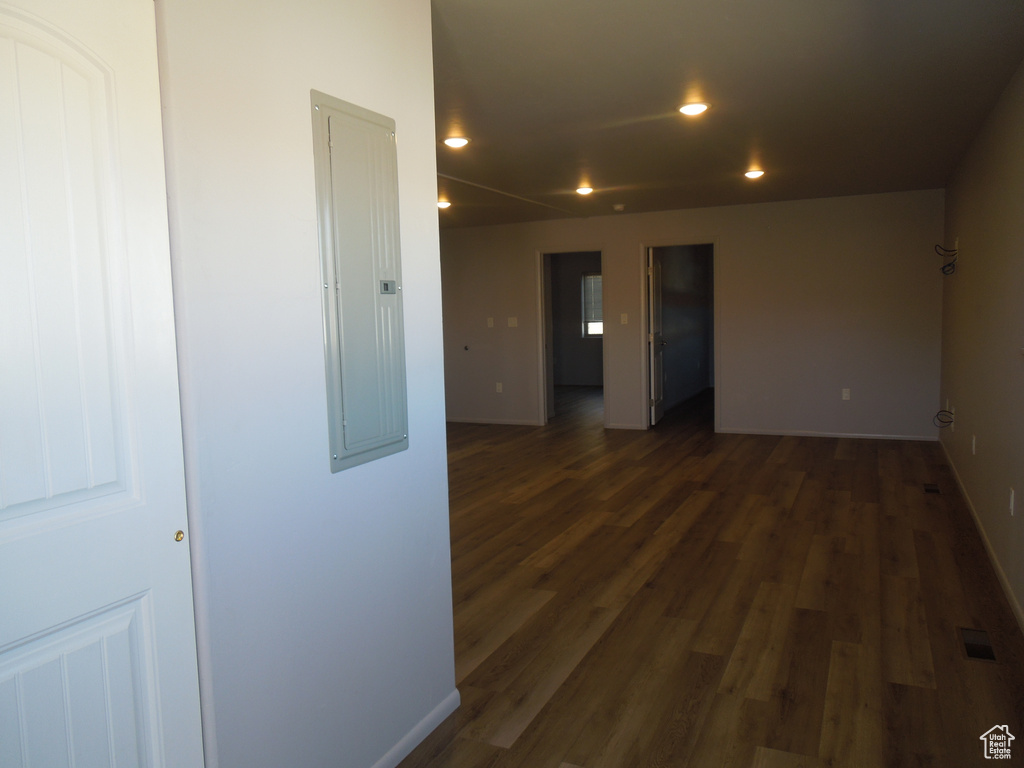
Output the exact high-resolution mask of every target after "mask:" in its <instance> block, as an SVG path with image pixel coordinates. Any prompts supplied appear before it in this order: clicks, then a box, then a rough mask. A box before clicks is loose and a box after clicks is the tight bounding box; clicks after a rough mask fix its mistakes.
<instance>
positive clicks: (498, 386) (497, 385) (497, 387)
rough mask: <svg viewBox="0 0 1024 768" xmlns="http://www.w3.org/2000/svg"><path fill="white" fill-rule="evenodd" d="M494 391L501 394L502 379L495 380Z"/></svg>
mask: <svg viewBox="0 0 1024 768" xmlns="http://www.w3.org/2000/svg"><path fill="white" fill-rule="evenodd" d="M494 391H495V392H497V393H498V394H499V395H500V394H501V382H500V381H498V382H495V384H494Z"/></svg>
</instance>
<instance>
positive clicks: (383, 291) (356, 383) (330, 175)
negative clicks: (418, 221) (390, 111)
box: [310, 91, 409, 472]
mask: <svg viewBox="0 0 1024 768" xmlns="http://www.w3.org/2000/svg"><path fill="white" fill-rule="evenodd" d="M310 100H311V104H312V114H313V157H314V166H315V174H316V199H317V222H318V229H319V236H320V271H321V277H322V283H323V287H322V294H323V315H324V359H325V362H326V367H327V412H328V431H329V436H330V464H331V471H332V472H338V471H340V470H342V469H347V468H349V467H353V466H356V465H357V464H363V463H365V462H368V461H372V460H374V459H378V458H381V457H382V456H387V455H389V454H392V453H396V452H398V451H403V450H405V449H406V448H408V447H409V434H408V415H407V412H406V385H405V329H404V323H403V319H402V275H401V258H400V249H399V229H398V165H397V152H396V148H395V122H394V120H392V119H391V118H388V117H384V116H383V115H378V114H376V113H374V112H371V111H369V110H367V109H363V108H362V107H357V106H355V105H353V104H348V103H347V102H344V101H341V100H339V99H335V98H333V97H331V96H327V95H326V94H323V93H319V92H317V91H310Z"/></svg>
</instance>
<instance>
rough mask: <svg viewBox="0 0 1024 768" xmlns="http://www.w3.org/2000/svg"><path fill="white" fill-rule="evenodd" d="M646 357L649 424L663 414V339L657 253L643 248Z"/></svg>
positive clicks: (655, 421)
mask: <svg viewBox="0 0 1024 768" xmlns="http://www.w3.org/2000/svg"><path fill="white" fill-rule="evenodd" d="M647 309H648V316H647V349H648V354H647V358H648V361H649V376H648V378H649V381H650V390H651V391H650V400H649V402H648V405H649V406H650V409H651V416H650V418H651V426H652V427H653V426H654V425H655V424H657V423H658V422H659V421H660V420H661V417H662V416H663V415H664V404H665V366H664V360H665V339H664V337H663V336H662V326H661V254H659V253H657V252H656V251H655V249H654V248H648V249H647Z"/></svg>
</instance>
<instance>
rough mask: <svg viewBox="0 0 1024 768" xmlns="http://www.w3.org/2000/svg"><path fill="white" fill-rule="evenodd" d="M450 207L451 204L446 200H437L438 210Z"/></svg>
mask: <svg viewBox="0 0 1024 768" xmlns="http://www.w3.org/2000/svg"><path fill="white" fill-rule="evenodd" d="M450 206H451V203H449V202H448V201H447V200H438V201H437V207H438V208H448V207H450Z"/></svg>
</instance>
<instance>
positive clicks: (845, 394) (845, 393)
mask: <svg viewBox="0 0 1024 768" xmlns="http://www.w3.org/2000/svg"><path fill="white" fill-rule="evenodd" d="M849 399H850V388H849V387H843V400H849Z"/></svg>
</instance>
